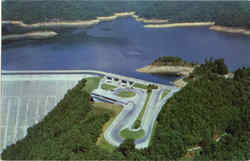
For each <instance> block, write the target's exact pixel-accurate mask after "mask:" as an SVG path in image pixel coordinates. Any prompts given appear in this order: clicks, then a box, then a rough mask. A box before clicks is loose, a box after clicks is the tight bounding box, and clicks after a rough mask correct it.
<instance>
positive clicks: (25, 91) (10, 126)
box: [0, 74, 94, 154]
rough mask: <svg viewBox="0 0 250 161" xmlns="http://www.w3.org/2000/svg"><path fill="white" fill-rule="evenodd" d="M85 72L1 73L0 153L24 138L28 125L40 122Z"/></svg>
mask: <svg viewBox="0 0 250 161" xmlns="http://www.w3.org/2000/svg"><path fill="white" fill-rule="evenodd" d="M93 76H94V75H88V74H14V75H12V74H7V75H2V80H1V84H2V85H1V86H2V88H1V89H2V90H1V94H2V95H1V97H0V103H1V104H0V154H1V152H2V151H3V149H5V148H6V147H7V146H8V145H11V144H14V143H16V141H18V140H20V139H22V138H24V137H25V136H26V134H27V129H28V127H31V126H33V125H34V124H36V123H38V122H39V121H41V120H42V119H43V118H44V117H45V116H46V115H47V114H48V112H49V111H51V110H52V109H53V108H54V107H55V105H56V104H57V103H58V102H59V101H60V100H61V99H62V98H63V96H64V94H65V93H66V92H67V90H68V89H71V88H72V87H74V86H75V85H76V84H77V82H78V81H79V80H81V79H82V78H86V77H93Z"/></svg>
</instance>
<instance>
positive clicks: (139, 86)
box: [134, 83, 148, 89]
mask: <svg viewBox="0 0 250 161" xmlns="http://www.w3.org/2000/svg"><path fill="white" fill-rule="evenodd" d="M134 87H135V88H141V89H147V87H148V86H147V85H144V84H140V83H135V85H134Z"/></svg>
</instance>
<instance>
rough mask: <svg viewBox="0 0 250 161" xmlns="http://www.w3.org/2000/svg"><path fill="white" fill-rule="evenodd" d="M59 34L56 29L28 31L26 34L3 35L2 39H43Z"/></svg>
mask: <svg viewBox="0 0 250 161" xmlns="http://www.w3.org/2000/svg"><path fill="white" fill-rule="evenodd" d="M56 35H58V34H57V33H56V32H54V31H37V32H28V33H24V34H10V35H3V36H2V41H3V42H5V41H16V40H23V39H32V40H38V39H39V40H41V39H48V38H52V37H55V36H56Z"/></svg>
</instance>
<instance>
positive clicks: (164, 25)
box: [144, 22, 215, 28]
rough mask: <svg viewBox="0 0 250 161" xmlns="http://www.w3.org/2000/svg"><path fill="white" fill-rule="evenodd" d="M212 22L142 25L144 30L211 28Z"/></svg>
mask: <svg viewBox="0 0 250 161" xmlns="http://www.w3.org/2000/svg"><path fill="white" fill-rule="evenodd" d="M214 24H215V23H214V22H183V23H169V24H149V25H144V27H145V28H171V27H195V26H213V25H214Z"/></svg>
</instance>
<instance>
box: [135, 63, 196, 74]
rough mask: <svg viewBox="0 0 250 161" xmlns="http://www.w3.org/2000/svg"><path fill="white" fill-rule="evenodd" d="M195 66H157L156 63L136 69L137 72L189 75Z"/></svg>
mask: <svg viewBox="0 0 250 161" xmlns="http://www.w3.org/2000/svg"><path fill="white" fill-rule="evenodd" d="M193 70H194V68H193V67H184V66H156V65H147V66H145V67H142V68H139V69H136V71H137V72H141V73H149V74H169V75H176V76H188V75H189V74H190V73H191V72H193Z"/></svg>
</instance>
